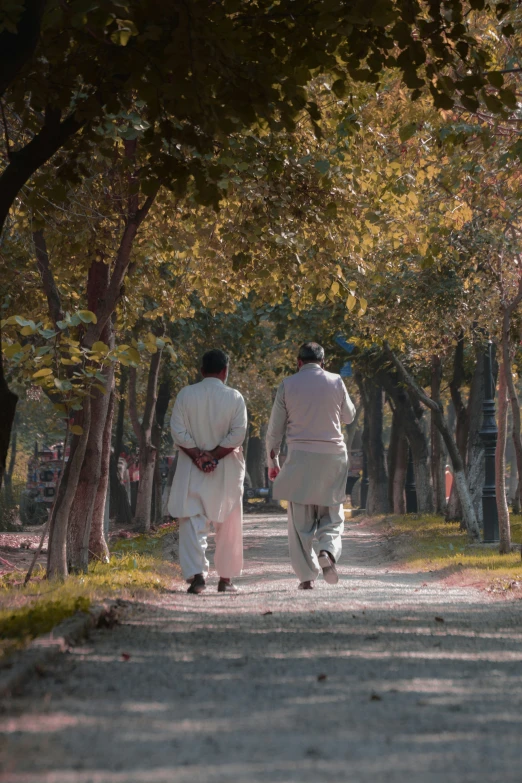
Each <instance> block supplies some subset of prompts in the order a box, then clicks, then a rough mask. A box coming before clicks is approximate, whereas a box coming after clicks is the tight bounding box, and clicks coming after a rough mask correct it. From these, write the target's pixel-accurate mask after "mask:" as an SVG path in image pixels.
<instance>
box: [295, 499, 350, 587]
mask: <svg viewBox="0 0 522 783" xmlns="http://www.w3.org/2000/svg"><path fill="white" fill-rule="evenodd" d="M343 531H344V507H343V504H342V503H340V504H339V505H336V506H311V505H304V504H303V503H291V502H289V503H288V547H289V549H290V562H291V563H292V568H293V569H294V571H295V573H296V575H297V577H298V579H299V581H300V582H308V581H310V582H313V581H314V579H316V577H317V576H318V574H319V573H320V571H321V567H320V566H319V562H318V560H317V555H316V553H315V552H314V549H313V542H314V538H315V539H317V541H318V542H319V551H321V550H323V549H324V550H326V551H327V552H330V554H331V555H332V556H333V558H334V560H335V562H336V563H337V561H338V560H339V558H340V556H341V552H342V540H341V536H342V534H343Z"/></svg>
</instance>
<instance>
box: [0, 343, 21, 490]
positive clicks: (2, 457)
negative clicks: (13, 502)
mask: <svg viewBox="0 0 522 783" xmlns="http://www.w3.org/2000/svg"><path fill="white" fill-rule="evenodd" d="M17 403H18V397H17V396H16V394H14V392H12V391H11V390H10V389H9V386H8V385H7V381H6V380H5V375H4V363H3V356H2V331H1V328H0V489H2V483H3V480H4V476H5V470H6V464H7V452H8V451H9V444H10V442H11V428H12V426H13V421H14V417H15V413H16V405H17Z"/></svg>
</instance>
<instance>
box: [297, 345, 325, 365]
mask: <svg viewBox="0 0 522 783" xmlns="http://www.w3.org/2000/svg"><path fill="white" fill-rule="evenodd" d="M303 364H319V365H320V366H321V367H324V348H323V347H322V345H319V343H303V344H302V346H301V347H300V348H299V353H298V354H297V366H298V367H299V368H301V367H302V366H303Z"/></svg>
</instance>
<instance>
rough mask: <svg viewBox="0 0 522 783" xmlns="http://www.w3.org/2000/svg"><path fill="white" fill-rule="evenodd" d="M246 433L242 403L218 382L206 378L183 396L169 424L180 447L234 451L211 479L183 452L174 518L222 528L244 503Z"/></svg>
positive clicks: (174, 494)
mask: <svg viewBox="0 0 522 783" xmlns="http://www.w3.org/2000/svg"><path fill="white" fill-rule="evenodd" d="M246 427H247V413H246V406H245V401H244V399H243V397H242V396H241V394H240V393H239V392H238V391H236V390H235V389H231V388H230V387H229V386H225V384H224V383H222V382H221V381H220V380H219V379H218V378H204V379H203V380H202V381H201V382H200V383H196V384H194V385H193V386H185V388H184V389H182V390H181V391H180V393H179V394H178V396H177V398H176V402H175V404H174V409H173V411H172V418H171V430H172V437H173V439H174V443H175V444H176V446H184V447H185V448H194V447H198V448H200V449H214V448H215V447H216V446H223V447H225V448H234V449H235V451H234V452H232V453H231V454H228V455H227V456H226V457H224V458H223V459H222V460H220V461H219V463H218V465H217V467H216V469H215V470H214V471H213V472H212V473H203V472H202V471H200V470H199V469H198V468H197V467H196V466H195V465H194V463H193V462H192V460H191V459H190V457H189V456H187V454H185V452H183V451H181V450H180V452H179V458H178V465H177V468H176V473H175V476H174V481H173V482H172V489H171V493H170V500H169V513H170V515H171V516H173V517H178V518H181V517H194V516H197V515H201V516H203V517H205V518H206V519H208V520H210V521H211V522H218V523H219V522H224V521H225V519H226V518H227V517H228V516H229V514H230V513H231V511H232V510H233V509H234V507H235V506H236V505H237V504H238V503H241V498H242V494H243V480H244V476H245V461H244V458H243V450H242V448H241V446H242V443H243V441H244V439H245V433H246Z"/></svg>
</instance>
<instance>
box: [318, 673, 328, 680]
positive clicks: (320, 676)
mask: <svg viewBox="0 0 522 783" xmlns="http://www.w3.org/2000/svg"><path fill="white" fill-rule="evenodd" d="M327 677H328V675H327V674H318V675H317V679H318V680H319V682H324V680H326V679H327Z"/></svg>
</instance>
